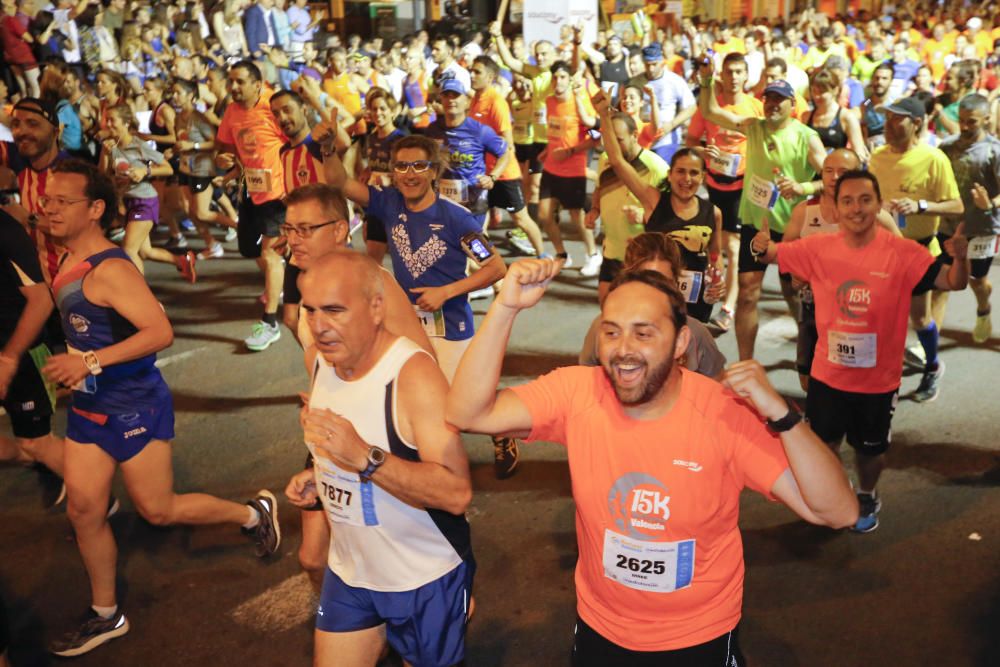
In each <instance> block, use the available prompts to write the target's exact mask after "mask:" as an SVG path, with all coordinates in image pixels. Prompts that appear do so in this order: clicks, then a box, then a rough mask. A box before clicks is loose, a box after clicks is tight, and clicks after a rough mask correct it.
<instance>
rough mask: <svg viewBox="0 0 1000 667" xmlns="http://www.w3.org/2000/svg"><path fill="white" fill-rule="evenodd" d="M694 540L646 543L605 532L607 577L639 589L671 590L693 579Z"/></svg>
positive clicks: (684, 586)
mask: <svg viewBox="0 0 1000 667" xmlns="http://www.w3.org/2000/svg"><path fill="white" fill-rule="evenodd" d="M694 550H695V541H694V540H683V541H681V542H647V541H644V540H635V539H632V538H630V537H626V536H625V535H622V534H621V533H617V532H615V531H613V530H611V529H610V528H608V529H605V531H604V576H605V577H607V578H608V579H611V580H613V581H617V582H618V583H619V584H621V585H622V586H626V587H628V588H633V589H635V590H637V591H650V592H652V593H672V592H673V591H676V590H679V589H682V588H687V587H688V586H690V585H691V581H692V580H693V579H694Z"/></svg>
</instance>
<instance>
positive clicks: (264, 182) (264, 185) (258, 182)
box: [244, 169, 271, 194]
mask: <svg viewBox="0 0 1000 667" xmlns="http://www.w3.org/2000/svg"><path fill="white" fill-rule="evenodd" d="M244 174H245V177H246V182H247V192H251V193H253V194H262V193H265V192H271V170H270V169H247V170H246V171H245V172H244Z"/></svg>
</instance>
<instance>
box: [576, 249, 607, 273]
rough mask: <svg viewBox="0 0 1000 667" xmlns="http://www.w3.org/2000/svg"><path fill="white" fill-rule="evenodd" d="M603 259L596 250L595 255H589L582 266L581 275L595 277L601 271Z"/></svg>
mask: <svg viewBox="0 0 1000 667" xmlns="http://www.w3.org/2000/svg"><path fill="white" fill-rule="evenodd" d="M602 261H603V258H602V257H601V253H599V252H595V253H594V254H593V255H588V256H587V259H586V260H585V261H584V262H583V266H581V267H580V275H581V276H584V277H585V278H593V277H594V276H596V275H597V274H598V273H600V272H601V262H602Z"/></svg>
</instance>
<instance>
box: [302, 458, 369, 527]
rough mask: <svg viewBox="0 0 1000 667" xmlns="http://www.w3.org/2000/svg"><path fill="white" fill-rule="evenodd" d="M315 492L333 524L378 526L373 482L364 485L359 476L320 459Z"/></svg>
mask: <svg viewBox="0 0 1000 667" xmlns="http://www.w3.org/2000/svg"><path fill="white" fill-rule="evenodd" d="M317 464H318V465H317V468H316V484H317V489H316V491H317V492H318V493H319V495H320V496H321V497H322V499H323V506H324V507H325V508H326V514H327V516H328V517H330V521H333V522H334V523H346V524H350V525H352V526H377V525H378V517H377V516H376V515H375V502H374V499H373V497H372V493H373V489H372V485H371V482H366V483H362V482H361V479H360V478H359V477H358V475H357V473H350V474H348V473H344V472H341V471H339V470H334V469H330V468H328V467H327V466H325V465H323V464H322V462H321V461H320V460H319V459H317Z"/></svg>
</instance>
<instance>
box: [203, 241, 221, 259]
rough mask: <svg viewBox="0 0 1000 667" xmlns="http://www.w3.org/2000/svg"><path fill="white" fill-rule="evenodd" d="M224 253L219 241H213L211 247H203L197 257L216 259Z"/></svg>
mask: <svg viewBox="0 0 1000 667" xmlns="http://www.w3.org/2000/svg"><path fill="white" fill-rule="evenodd" d="M225 254H226V251H225V249H224V248H223V247H222V244H221V243H215V244H213V245H212V247H211V248H205V249H204V250H202V251H200V252H199V253H198V259H218V258H220V257H222V256H223V255H225Z"/></svg>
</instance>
